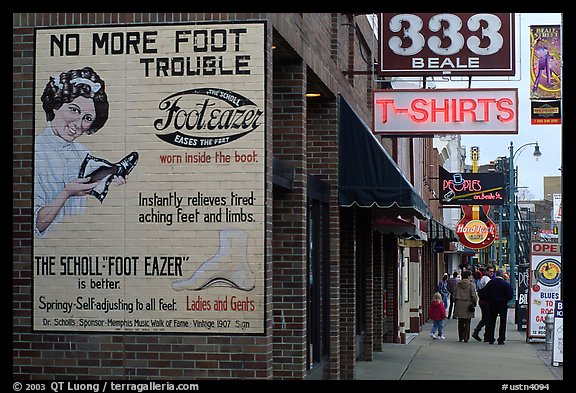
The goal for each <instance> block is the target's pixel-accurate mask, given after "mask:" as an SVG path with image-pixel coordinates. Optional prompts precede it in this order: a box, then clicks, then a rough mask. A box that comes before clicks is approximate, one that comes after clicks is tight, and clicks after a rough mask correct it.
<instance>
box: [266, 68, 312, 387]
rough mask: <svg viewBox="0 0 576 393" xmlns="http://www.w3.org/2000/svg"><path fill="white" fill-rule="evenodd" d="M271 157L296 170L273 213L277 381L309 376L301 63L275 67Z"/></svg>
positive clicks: (303, 73) (303, 75) (278, 195)
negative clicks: (289, 187)
mask: <svg viewBox="0 0 576 393" xmlns="http://www.w3.org/2000/svg"><path fill="white" fill-rule="evenodd" d="M273 79H274V88H273V91H274V110H273V112H274V114H273V116H274V117H273V124H272V127H273V131H272V133H273V145H274V148H273V152H274V156H275V157H276V158H278V159H281V160H283V161H284V162H285V163H286V164H287V165H289V166H291V167H292V168H293V169H294V181H293V183H292V190H290V192H277V193H275V195H274V208H273V211H274V213H273V225H272V226H273V230H272V232H273V234H272V238H273V253H272V256H271V262H272V269H273V273H272V274H273V278H272V287H273V289H272V291H273V299H272V303H273V314H274V327H273V337H274V338H273V341H274V344H273V359H274V376H275V377H277V378H298V379H301V378H303V377H304V376H305V373H306V353H307V348H306V283H307V276H306V262H307V259H306V256H307V254H306V250H307V248H306V206H307V203H306V202H307V187H306V186H307V180H306V179H307V165H306V100H305V97H304V93H305V89H306V69H305V67H304V65H303V64H302V63H301V62H300V63H299V64H295V65H292V66H282V67H275V68H274V76H273Z"/></svg>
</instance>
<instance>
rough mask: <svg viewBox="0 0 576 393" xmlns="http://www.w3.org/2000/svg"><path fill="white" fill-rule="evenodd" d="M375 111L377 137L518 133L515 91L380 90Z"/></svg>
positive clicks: (509, 89)
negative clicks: (379, 135) (378, 135)
mask: <svg viewBox="0 0 576 393" xmlns="http://www.w3.org/2000/svg"><path fill="white" fill-rule="evenodd" d="M373 108H374V110H373V116H374V118H373V124H374V132H375V133H377V134H386V135H407V136H408V135H410V136H415V135H426V134H428V135H429V134H517V133H518V89H516V88H508V89H480V88H478V89H442V90H440V89H406V90H377V91H374V94H373Z"/></svg>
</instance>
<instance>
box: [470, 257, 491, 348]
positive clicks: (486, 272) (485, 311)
mask: <svg viewBox="0 0 576 393" xmlns="http://www.w3.org/2000/svg"><path fill="white" fill-rule="evenodd" d="M480 272H481V273H482V278H481V279H480V281H479V282H478V284H477V287H476V288H477V292H478V293H479V291H480V289H482V288H484V287H485V286H486V284H487V283H488V281H490V277H491V276H492V275H493V274H494V266H492V265H488V267H487V268H483V267H481V268H480ZM479 298H480V296H479ZM478 306H479V307H480V312H481V313H482V316H481V318H480V321H479V322H478V324H477V325H476V327H475V328H474V331H473V332H472V338H473V339H474V340H476V341H482V339H481V338H480V332H481V331H482V329H484V338H483V339H484V341H485V342H488V341H489V340H488V338H487V337H486V326H487V324H488V318H489V316H490V304H489V303H488V301H487V300H484V299H482V298H480V299H479V300H478Z"/></svg>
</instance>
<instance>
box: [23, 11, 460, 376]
mask: <svg viewBox="0 0 576 393" xmlns="http://www.w3.org/2000/svg"><path fill="white" fill-rule="evenodd" d="M375 39H376V37H375V36H374V33H373V31H372V28H371V25H370V23H369V19H368V17H367V16H366V15H352V14H341V13H320V14H307V13H304V14H301V13H282V14H271V13H262V14H248V13H247V14H240V13H231V14H226V13H219V14H213V13H197V14H196V13H177V14H173V13H153V14H147V13H120V14H119V13H97V14H96V13H74V14H72V13H70V14H67V13H59V14H47V13H42V14H40V13H38V14H35V13H27V14H22V13H20V14H13V52H14V59H13V63H14V74H13V93H14V94H13V100H14V102H13V107H14V121H13V157H14V158H13V188H14V198H13V201H14V205H13V250H14V251H13V283H14V284H13V310H14V311H13V375H14V376H17V377H18V378H42V379H44V378H46V379H48V378H56V379H75V378H89V379H108V378H117V379H354V376H355V373H354V369H355V364H356V363H357V362H359V361H371V360H372V358H373V353H374V352H375V351H382V350H383V347H382V343H383V342H395V343H403V342H405V339H406V333H408V332H419V331H420V329H421V326H422V324H423V323H424V322H426V320H427V319H428V304H429V303H430V301H431V298H432V295H433V292H434V289H435V288H436V284H437V283H438V281H439V280H440V279H441V275H442V273H443V272H444V271H446V268H447V266H446V259H445V257H444V251H445V250H447V249H448V248H449V242H450V241H451V240H452V241H454V240H456V239H455V238H454V233H453V231H451V230H450V229H448V228H447V227H445V226H444V225H443V224H442V223H443V219H442V209H441V208H440V206H439V204H438V201H437V200H436V199H435V192H433V191H434V189H435V182H432V181H430V179H434V178H438V166H439V165H440V164H441V162H440V157H439V154H438V150H437V149H435V148H434V146H433V145H432V139H431V138H400V137H398V138H380V137H375V136H374V135H373V134H372V133H371V131H370V127H369V126H367V125H369V124H371V114H372V110H371V107H372V92H373V91H374V90H375V89H381V88H391V86H390V84H389V83H387V82H386V81H383V80H380V79H379V78H378V77H377V75H375V74H374V72H373V70H372V66H371V62H370V61H369V59H372V58H373V57H374V56H375V50H374V46H373V42H374V40H375ZM82 65H85V66H90V68H91V70H88V71H87V70H86V69H85V68H82ZM92 69H93V70H92ZM69 70H70V71H69ZM73 70H82V71H81V73H80V74H78V75H76V74H74V73H73V72H72V71H73ZM93 71H96V72H99V77H100V78H101V79H95V77H93V74H92V72H93ZM69 74H71V75H72V74H73V75H72V76H70V75H69ZM68 85H69V86H71V88H72V90H71V91H75V90H74V87H76V88H77V89H78V87H79V86H83V89H85V90H88V88H87V87H90V89H89V90H88V93H87V95H86V94H85V95H84V96H82V97H84V98H91V99H93V100H95V101H94V102H96V101H97V100H96V99H95V97H96V96H97V93H98V92H100V96H102V93H103V91H104V90H105V91H106V94H107V97H106V98H105V99H106V100H108V101H109V102H110V105H109V108H108V107H106V109H105V112H106V117H105V119H104V120H103V121H102V122H103V123H106V124H103V125H102V126H101V128H102V130H101V131H99V132H98V133H97V134H95V131H93V132H90V131H86V133H87V134H90V133H92V134H94V135H92V136H90V135H86V136H84V137H83V138H85V139H83V140H86V141H87V142H86V145H87V146H88V148H89V149H90V150H91V152H90V153H88V154H86V153H84V154H82V155H81V156H80V157H79V158H80V159H79V161H78V164H81V165H80V175H76V174H74V176H73V177H79V178H82V177H91V179H92V178H96V176H97V175H96V173H97V172H96V171H93V172H91V173H90V175H87V173H88V171H89V170H88V168H89V167H90V166H91V165H92V166H95V167H96V168H100V167H107V168H108V167H112V168H115V169H114V170H116V172H115V174H117V175H118V174H119V175H120V177H123V178H124V179H125V180H126V181H125V184H120V185H116V184H112V183H113V181H112V178H111V177H110V181H107V180H105V181H104V182H103V183H98V184H99V185H100V184H103V185H102V186H101V187H102V188H101V189H99V188H97V187H94V189H91V190H90V191H89V192H90V194H89V195H87V196H86V194H83V195H82V197H81V198H84V199H87V201H86V205H85V206H78V209H79V210H81V209H80V208H83V210H82V214H76V215H70V216H69V217H65V216H64V217H57V218H55V219H54V221H53V222H52V221H51V222H50V223H48V226H49V227H50V226H51V227H52V229H50V230H49V232H48V229H46V228H45V226H44V227H43V226H42V225H46V223H47V221H46V220H45V219H43V218H42V217H43V216H42V215H41V210H42V207H43V205H41V204H40V202H39V200H41V199H42V198H41V197H40V196H38V193H39V191H40V190H43V183H42V181H41V179H40V175H41V174H43V172H44V171H47V170H48V169H49V168H50V166H51V164H50V163H53V162H56V161H53V160H56V158H53V159H52V158H48V159H46V158H44V159H40V158H38V157H39V156H40V154H41V153H42V154H50V152H48V153H45V151H44V150H47V148H46V147H45V146H46V145H43V144H41V143H43V141H44V138H45V134H43V132H44V131H43V130H44V129H45V128H46V129H47V130H48V131H50V127H47V126H46V124H45V123H46V121H48V124H49V125H52V129H55V127H56V121H57V120H58V119H59V117H58V116H60V115H59V113H60V112H59V110H60V107H59V106H58V105H56V104H54V106H53V107H52V108H50V105H53V104H51V101H50V99H49V98H46V97H49V92H47V91H50V90H51V91H55V92H56V93H58V92H61V91H62V90H64V89H66V88H67V86H68ZM311 93H315V94H319V96H314V97H310V96H308V95H310V94H311ZM71 94H76V93H71ZM78 94H81V93H78ZM56 95H57V94H56ZM103 100H104V99H103ZM64 102H65V103H66V104H71V102H70V100H68V101H66V99H64ZM74 102H76V101H73V102H72V103H74ZM59 105H62V104H61V103H60V104H59ZM71 106H72V105H70V106H67V108H68V109H70V107H71ZM90 108H92V107H89V108H88V109H90ZM94 108H96V112H95V113H93V114H92V116H93V117H95V118H96V119H101V118H102V117H101V116H100V114H101V113H102V112H101V111H104V110H103V109H102V107H101V106H98V105H96V104H94ZM72 109H74V110H75V111H77V110H78V108H76V107H75V108H72ZM80 109H82V108H80ZM52 111H53V112H57V114H56V115H55V116H54V115H52V116H50V115H49V113H53V112H52ZM99 111H100V112H99ZM94 115H95V116H94ZM45 116H46V117H45ZM50 117H52V118H50ZM83 119H84V120H86V121H88V120H89V121H90V122H92V121H93V120H94V119H92V118H90V119H88V120H87V119H86V118H83ZM94 122H96V120H94ZM93 124H94V123H92V125H93ZM96 130H97V129H96ZM169 131H171V132H169ZM70 132H73V131H70ZM206 135H208V136H206ZM46 137H47V138H50V137H52V135H51V134H49V133H48V136H46ZM90 138H92V139H90ZM89 139H90V140H89ZM88 140H89V142H88ZM68 142H70V141H68ZM69 145H70V143H68V144H67V146H69ZM67 148H69V147H67ZM130 150H133V151H132V152H131V153H129V151H130ZM127 153H129V154H127ZM54 154H55V153H54ZM49 157H56V156H49ZM104 157H108V158H107V159H105V158H104ZM62 165H64V166H67V165H72V163H71V160H69V159H68V161H65V164H62ZM77 168H78V166H76V167H75V170H76V172H75V173H77V170H78V169H77ZM122 168H123V169H122ZM122 171H123V172H122ZM53 176H55V175H53ZM105 179H108V177H106V178H105ZM87 181H88V180H83V181H80V183H86V182H87ZM46 183H47V184H49V185H51V184H56V182H55V181H52V182H46ZM72 183H74V184H78V183H79V182H78V181H76V180H75V181H73V182H72ZM61 187H63V186H61ZM92 196H95V197H96V198H92ZM46 198H47V197H45V198H44V199H46ZM88 198H90V199H88ZM178 198H182V199H178ZM77 200H78V199H77ZM58 220H60V221H58Z"/></svg>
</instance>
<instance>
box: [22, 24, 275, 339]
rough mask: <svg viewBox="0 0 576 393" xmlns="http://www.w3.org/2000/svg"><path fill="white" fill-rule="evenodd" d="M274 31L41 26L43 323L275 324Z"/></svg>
mask: <svg viewBox="0 0 576 393" xmlns="http://www.w3.org/2000/svg"><path fill="white" fill-rule="evenodd" d="M265 43H266V27H265V23H264V22H254V23H250V22H243V23H241V24H240V23H234V22H232V23H230V22H226V23H206V24H204V23H199V24H180V25H178V24H170V25H138V26H133V25H132V26H120V27H119V26H114V27H112V26H99V27H97V28H85V27H82V28H60V29H37V30H36V32H35V97H34V99H35V117H34V121H35V130H36V133H35V140H34V149H35V162H34V222H33V226H34V247H33V283H34V285H33V326H34V329H35V330H42V331H74V332H92V331H98V332H174V333H203V334H209V333H232V334H234V333H252V334H262V333H264V295H265V291H264V269H265V266H264V264H265V252H264V251H265V222H266V220H265V201H264V199H265V134H266V132H265V130H266V116H265V113H266V110H265V92H266V86H265V84H266V64H265Z"/></svg>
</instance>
